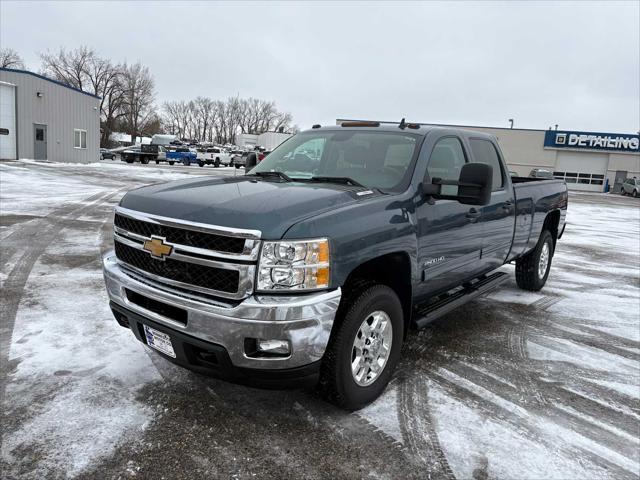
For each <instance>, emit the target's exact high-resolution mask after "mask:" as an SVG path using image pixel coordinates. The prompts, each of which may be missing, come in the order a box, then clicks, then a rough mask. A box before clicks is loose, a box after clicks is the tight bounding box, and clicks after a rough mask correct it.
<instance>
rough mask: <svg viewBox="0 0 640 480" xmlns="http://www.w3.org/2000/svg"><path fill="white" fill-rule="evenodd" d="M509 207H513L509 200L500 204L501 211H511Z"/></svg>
mask: <svg viewBox="0 0 640 480" xmlns="http://www.w3.org/2000/svg"><path fill="white" fill-rule="evenodd" d="M511 207H513V202H512V201H511V200H508V201H506V202H504V203H503V204H502V209H503V210H507V211H509V210H511Z"/></svg>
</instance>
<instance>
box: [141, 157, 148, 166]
mask: <svg viewBox="0 0 640 480" xmlns="http://www.w3.org/2000/svg"><path fill="white" fill-rule="evenodd" d="M140 163H141V164H142V165H146V164H147V163H149V159H148V158H141V159H140Z"/></svg>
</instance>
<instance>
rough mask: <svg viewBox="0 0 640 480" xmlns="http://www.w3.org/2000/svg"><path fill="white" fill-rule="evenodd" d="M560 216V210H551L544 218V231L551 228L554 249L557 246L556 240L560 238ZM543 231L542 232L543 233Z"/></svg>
mask: <svg viewBox="0 0 640 480" xmlns="http://www.w3.org/2000/svg"><path fill="white" fill-rule="evenodd" d="M560 216H561V215H560V210H558V209H556V210H551V211H550V212H548V213H547V215H546V217H545V218H544V223H543V224H542V232H544V231H545V230H549V232H551V237H552V238H553V247H554V249H555V246H556V241H557V240H558V235H559V234H560ZM542 232H540V234H541V235H542Z"/></svg>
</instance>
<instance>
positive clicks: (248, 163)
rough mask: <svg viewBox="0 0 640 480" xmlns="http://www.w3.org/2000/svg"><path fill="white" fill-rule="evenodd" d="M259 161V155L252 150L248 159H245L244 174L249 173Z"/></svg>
mask: <svg viewBox="0 0 640 480" xmlns="http://www.w3.org/2000/svg"><path fill="white" fill-rule="evenodd" d="M257 163H258V156H257V155H256V154H255V153H253V152H251V153H250V154H249V155H247V160H246V161H245V164H244V174H245V175H246V174H247V173H249V171H250V170H251V169H252V168H253V167H255V166H256V165H257Z"/></svg>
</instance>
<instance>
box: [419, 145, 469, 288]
mask: <svg viewBox="0 0 640 480" xmlns="http://www.w3.org/2000/svg"><path fill="white" fill-rule="evenodd" d="M468 158H469V156H468V154H467V151H466V149H465V147H464V144H463V142H462V140H461V139H460V138H459V137H458V136H456V135H448V134H445V135H443V136H441V137H440V138H438V139H437V140H436V141H435V143H434V146H433V149H432V151H431V153H430V157H429V160H428V164H427V173H426V178H425V180H426V181H429V182H430V181H431V179H433V178H435V177H439V178H442V179H445V180H458V179H459V177H460V170H461V169H462V165H464V164H465V163H466V162H467V161H468ZM457 189H458V187H457V186H451V185H444V186H443V187H442V190H441V192H442V193H443V194H446V195H455V194H457ZM416 217H417V221H418V229H417V230H418V265H419V266H420V269H421V276H422V282H421V284H420V288H419V291H418V292H417V293H418V296H419V297H422V298H421V299H424V298H426V297H428V296H430V295H433V294H434V293H436V292H439V291H443V290H447V289H449V288H452V287H455V286H457V285H460V284H461V283H463V282H464V281H465V280H468V279H470V278H472V277H474V276H475V274H476V273H477V272H478V271H479V269H480V268H481V265H480V253H481V250H482V222H481V221H480V219H481V218H480V217H481V207H473V206H471V205H463V204H461V203H460V202H458V201H455V200H444V199H436V200H434V201H433V203H432V204H430V203H426V202H425V203H422V204H420V205H419V206H417V209H416Z"/></svg>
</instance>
